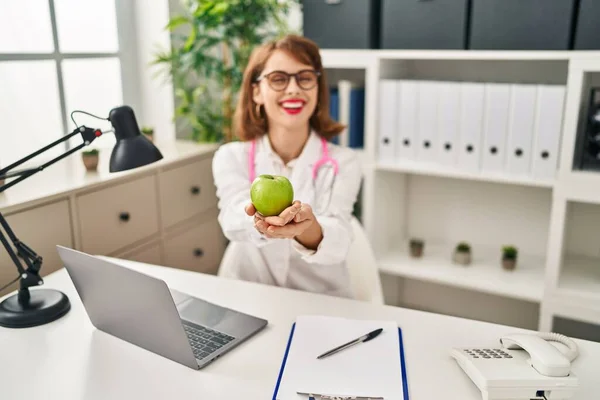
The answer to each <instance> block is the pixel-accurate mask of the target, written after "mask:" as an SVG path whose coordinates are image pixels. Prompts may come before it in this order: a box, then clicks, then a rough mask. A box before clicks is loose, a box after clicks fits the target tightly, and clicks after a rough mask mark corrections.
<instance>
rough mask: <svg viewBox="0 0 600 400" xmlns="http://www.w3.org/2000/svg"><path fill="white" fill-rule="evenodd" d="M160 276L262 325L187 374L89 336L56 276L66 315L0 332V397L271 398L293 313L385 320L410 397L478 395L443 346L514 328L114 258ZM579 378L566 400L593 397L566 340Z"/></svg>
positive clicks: (591, 371) (598, 384) (599, 347)
mask: <svg viewBox="0 0 600 400" xmlns="http://www.w3.org/2000/svg"><path fill="white" fill-rule="evenodd" d="M119 262H121V263H123V264H124V265H127V266H129V267H131V268H133V269H138V270H140V271H143V272H146V273H148V274H150V275H153V276H156V277H159V278H162V279H164V280H165V281H166V282H167V284H168V285H169V286H170V287H171V288H174V289H177V290H180V291H184V292H187V293H190V294H192V295H194V296H197V297H201V298H204V299H206V300H208V301H212V302H215V303H218V304H221V305H223V306H227V307H231V308H234V309H237V310H240V311H242V312H246V313H249V314H253V315H256V316H259V317H262V318H266V319H268V320H269V325H268V326H267V327H266V328H265V329H264V330H263V331H262V332H260V333H258V334H257V335H256V336H254V337H253V338H251V339H250V340H248V341H246V342H245V343H242V344H241V345H240V346H238V347H237V348H235V349H234V350H232V351H231V352H230V353H227V354H225V355H223V356H222V357H221V358H219V359H218V360H216V361H215V362H213V363H212V364H209V365H208V366H207V367H206V368H204V369H201V370H192V369H190V368H188V367H185V366H182V365H179V364H177V363H175V362H173V361H170V360H168V359H165V358H162V357H160V356H157V355H154V354H152V353H150V352H148V351H146V350H143V349H141V348H138V347H136V346H133V345H131V344H128V343H126V342H124V341H121V340H119V339H117V338H114V337H112V336H109V335H107V334H105V333H103V332H101V331H98V330H96V329H95V328H94V327H93V326H92V325H91V323H90V321H89V319H88V317H87V315H86V314H85V310H84V309H83V306H82V304H81V301H80V299H79V297H78V295H77V293H76V291H75V289H74V287H73V285H72V283H71V280H70V278H69V277H68V275H67V273H66V271H65V270H64V269H63V270H60V271H57V272H55V273H54V274H51V275H50V276H48V277H47V278H46V279H45V282H46V284H45V286H46V287H51V288H56V289H59V290H62V291H64V292H65V293H66V294H67V295H68V296H69V298H70V300H71V303H72V309H71V311H70V312H69V313H68V314H67V315H66V316H64V317H63V318H62V319H60V320H58V321H55V322H53V323H50V324H47V325H44V326H40V327H34V328H27V329H20V330H16V329H6V328H0V398H2V399H10V400H20V399H36V400H41V399H60V400H70V399H78V400H81V399H85V400H96V399H97V400H107V399H111V400H115V399H128V400H129V399H144V400H153V399H174V398H180V399H203V400H204V399H206V400H209V399H236V400H242V399H265V400H267V399H271V397H272V394H273V388H274V385H275V383H276V380H277V376H278V373H279V368H280V365H281V360H282V356H283V354H284V351H285V347H286V343H287V340H288V336H289V333H290V328H291V325H292V323H293V322H294V319H295V317H296V316H297V315H301V314H319V315H335V316H343V317H349V318H353V317H355V318H370V319H391V320H395V321H397V322H398V325H399V326H400V327H401V328H402V330H403V336H404V347H405V357H406V367H407V375H408V382H409V395H410V399H411V400H412V399H415V400H423V399H447V400H449V399H457V400H458V399H460V400H469V399H474V400H475V399H477V400H479V399H481V395H480V392H479V390H478V389H477V388H476V387H475V386H474V385H473V384H472V383H471V381H470V379H469V378H468V377H467V376H466V375H465V374H464V373H463V371H462V370H461V369H460V368H459V367H458V366H457V365H456V363H455V362H454V360H453V359H451V358H450V356H449V349H450V347H452V346H475V345H477V346H479V345H481V346H494V347H496V346H498V340H497V339H498V337H499V336H501V335H503V334H506V333H509V332H513V331H515V330H516V329H514V328H511V327H506V326H501V325H495V324H489V323H483V322H476V321H470V320H465V319H460V318H454V317H448V316H441V315H437V314H431V313H425V312H419V311H413V310H408V309H402V308H397V307H391V306H377V305H372V304H367V303H362V302H358V301H352V300H345V299H340V298H334V297H328V296H324V295H315V294H309V293H304V292H299V291H293V290H287V289H282V288H276V287H270V286H264V285H259V284H254V283H248V282H241V281H233V280H226V279H223V278H217V277H215V276H210V275H202V274H198V273H194V272H188V271H182V270H175V269H170V268H165V267H157V266H150V265H146V264H139V263H135V262H130V261H119ZM576 341H577V342H578V344H579V346H580V347H579V348H580V355H579V357H578V358H577V359H576V360H575V361H574V362H573V372H574V373H576V374H577V375H578V376H579V378H580V390H579V393H578V395H577V397H576V399H582V400H583V399H585V400H588V399H592V398H597V395H598V392H599V391H600V380H599V379H598V370H600V343H594V342H588V341H581V340H576Z"/></svg>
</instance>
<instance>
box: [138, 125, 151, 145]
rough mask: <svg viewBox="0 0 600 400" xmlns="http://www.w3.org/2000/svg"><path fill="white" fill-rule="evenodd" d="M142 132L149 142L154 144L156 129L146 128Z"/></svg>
mask: <svg viewBox="0 0 600 400" xmlns="http://www.w3.org/2000/svg"><path fill="white" fill-rule="evenodd" d="M141 131H142V133H143V134H144V136H146V137H147V138H148V140H150V141H151V142H154V128H152V127H150V126H144V127H142V129H141Z"/></svg>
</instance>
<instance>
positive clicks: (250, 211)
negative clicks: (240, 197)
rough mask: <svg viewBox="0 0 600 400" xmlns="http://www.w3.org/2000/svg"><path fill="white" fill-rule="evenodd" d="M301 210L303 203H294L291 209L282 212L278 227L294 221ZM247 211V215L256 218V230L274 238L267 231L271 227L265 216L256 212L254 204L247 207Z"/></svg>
mask: <svg viewBox="0 0 600 400" xmlns="http://www.w3.org/2000/svg"><path fill="white" fill-rule="evenodd" d="M300 209H301V203H300V202H299V201H298V200H296V201H294V203H293V204H292V205H291V206H290V207H288V208H286V209H285V210H283V211H282V212H281V214H279V216H278V223H277V226H283V225H286V224H288V223H289V222H291V221H293V219H294V217H295V216H296V214H297V213H298V212H299V211H300ZM245 211H246V214H247V215H249V216H254V228H256V230H257V231H258V232H260V233H261V234H263V235H265V236H266V237H267V238H272V237H273V236H271V235H270V234H269V233H268V232H267V229H269V226H271V225H270V224H269V223H267V222H266V221H265V217H264V216H262V215H261V214H260V213H259V212H257V211H256V208H255V207H254V205H253V204H252V203H249V204H248V205H246V207H245Z"/></svg>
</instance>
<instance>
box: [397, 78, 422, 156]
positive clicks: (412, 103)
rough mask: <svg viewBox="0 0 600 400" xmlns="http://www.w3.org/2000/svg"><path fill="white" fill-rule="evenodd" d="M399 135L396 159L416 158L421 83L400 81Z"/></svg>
mask: <svg viewBox="0 0 600 400" xmlns="http://www.w3.org/2000/svg"><path fill="white" fill-rule="evenodd" d="M398 103H399V104H398V135H397V136H396V159H397V160H399V161H402V160H415V158H416V147H417V145H418V142H417V138H418V130H417V128H418V104H419V83H418V82H417V81H411V80H401V81H399V83H398Z"/></svg>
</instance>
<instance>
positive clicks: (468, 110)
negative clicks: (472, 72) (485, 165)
mask: <svg viewBox="0 0 600 400" xmlns="http://www.w3.org/2000/svg"><path fill="white" fill-rule="evenodd" d="M484 102H485V86H484V84H483V83H474V82H463V83H461V84H460V115H459V126H460V131H459V144H458V149H457V150H458V167H459V168H460V169H464V170H465V171H469V172H477V171H479V169H480V167H481V150H482V146H483V107H484Z"/></svg>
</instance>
